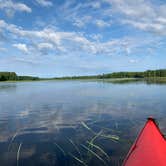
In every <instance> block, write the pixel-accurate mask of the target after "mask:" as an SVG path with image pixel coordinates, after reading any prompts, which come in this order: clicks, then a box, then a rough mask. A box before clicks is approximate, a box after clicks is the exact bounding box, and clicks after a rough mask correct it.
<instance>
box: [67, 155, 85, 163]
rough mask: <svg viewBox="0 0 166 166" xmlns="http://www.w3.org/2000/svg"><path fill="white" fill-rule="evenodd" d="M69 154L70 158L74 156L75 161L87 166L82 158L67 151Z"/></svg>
mask: <svg viewBox="0 0 166 166" xmlns="http://www.w3.org/2000/svg"><path fill="white" fill-rule="evenodd" d="M69 155H70V156H71V157H72V158H74V159H75V160H76V161H78V162H79V163H81V164H83V165H84V166H87V164H86V163H85V162H84V161H83V160H81V159H79V158H78V157H76V156H74V155H73V154H71V153H69Z"/></svg>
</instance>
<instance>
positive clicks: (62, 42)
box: [0, 20, 157, 55]
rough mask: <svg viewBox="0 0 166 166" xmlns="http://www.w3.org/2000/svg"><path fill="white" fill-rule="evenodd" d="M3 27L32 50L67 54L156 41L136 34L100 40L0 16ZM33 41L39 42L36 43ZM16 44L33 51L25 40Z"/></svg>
mask: <svg viewBox="0 0 166 166" xmlns="http://www.w3.org/2000/svg"><path fill="white" fill-rule="evenodd" d="M0 29H1V30H2V31H4V33H8V35H9V36H11V40H13V42H16V41H17V38H19V40H23V41H26V42H28V43H29V44H28V45H29V47H31V49H29V50H33V51H42V50H47V51H49V50H56V51H59V53H63V54H65V53H68V52H75V53H77V54H79V53H80V51H81V52H82V53H83V52H84V53H86V54H96V55H120V54H121V55H126V54H127V55H129V54H132V53H133V51H136V50H137V49H139V48H141V47H142V46H144V45H153V44H154V43H153V40H151V38H150V39H146V40H144V41H142V39H139V38H132V37H124V38H120V39H112V40H109V41H100V39H99V40H98V41H97V40H96V41H94V39H91V38H88V37H86V36H85V35H84V34H82V33H79V32H64V31H59V30H55V29H52V28H44V29H41V30H25V29H23V28H22V27H18V26H16V25H13V24H8V23H6V22H5V21H4V20H0ZM32 41H33V42H34V43H38V44H32ZM156 41H157V40H156ZM13 46H14V47H16V48H18V49H20V50H22V51H24V52H28V51H29V50H28V48H27V45H26V44H25V43H24V44H21V43H18V44H14V45H13ZM147 48H148V47H147Z"/></svg>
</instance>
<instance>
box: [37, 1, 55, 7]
mask: <svg viewBox="0 0 166 166" xmlns="http://www.w3.org/2000/svg"><path fill="white" fill-rule="evenodd" d="M35 1H36V2H37V3H38V4H39V5H41V6H43V7H50V6H53V3H52V2H51V1H50V0H35Z"/></svg>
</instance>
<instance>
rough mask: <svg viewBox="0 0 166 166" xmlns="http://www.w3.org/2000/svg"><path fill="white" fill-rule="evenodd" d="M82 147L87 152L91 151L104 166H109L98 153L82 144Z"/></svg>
mask: <svg viewBox="0 0 166 166" xmlns="http://www.w3.org/2000/svg"><path fill="white" fill-rule="evenodd" d="M81 146H82V147H83V148H84V149H86V150H87V151H89V152H90V153H91V154H92V155H94V156H95V157H96V158H97V159H99V160H100V161H101V162H102V163H103V164H104V165H107V164H106V162H105V161H104V160H103V159H102V158H101V157H100V156H99V155H98V154H97V153H95V152H94V151H92V150H91V149H90V148H88V147H86V146H85V145H83V144H81Z"/></svg>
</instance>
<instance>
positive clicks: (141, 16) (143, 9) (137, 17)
mask: <svg viewBox="0 0 166 166" xmlns="http://www.w3.org/2000/svg"><path fill="white" fill-rule="evenodd" d="M103 1H105V2H107V3H108V4H110V5H112V9H113V12H114V13H118V14H120V17H119V19H120V21H121V23H122V24H128V25H130V26H133V27H135V28H137V29H140V30H143V31H147V32H152V33H156V34H159V35H166V12H165V11H166V5H165V4H158V5H156V4H152V3H151V1H149V0H146V1H145V0H137V1H130V0H112V1H108V0H103ZM111 12H112V11H111ZM107 14H109V12H108V13H107Z"/></svg>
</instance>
